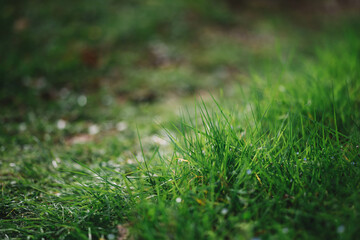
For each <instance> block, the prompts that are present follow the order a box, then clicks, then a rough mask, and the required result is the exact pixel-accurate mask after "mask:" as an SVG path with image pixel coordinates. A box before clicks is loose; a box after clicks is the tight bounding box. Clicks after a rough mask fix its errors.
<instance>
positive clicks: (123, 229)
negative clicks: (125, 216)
mask: <svg viewBox="0 0 360 240" xmlns="http://www.w3.org/2000/svg"><path fill="white" fill-rule="evenodd" d="M117 229H118V233H119V236H118V238H117V240H127V239H129V229H128V228H127V226H126V225H117Z"/></svg>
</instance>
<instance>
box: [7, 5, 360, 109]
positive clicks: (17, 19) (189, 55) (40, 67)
mask: <svg viewBox="0 0 360 240" xmlns="http://www.w3.org/2000/svg"><path fill="white" fill-rule="evenodd" d="M2 5H3V6H2V7H1V18H2V19H1V21H0V22H1V38H0V51H1V55H2V56H1V59H0V61H1V62H0V74H1V76H2V80H1V83H0V84H1V85H0V89H1V91H0V101H1V104H2V105H3V106H4V107H6V106H11V107H16V108H20V110H21V109H24V111H25V109H28V108H33V107H39V104H40V105H41V104H43V103H46V104H48V103H49V101H50V102H53V103H56V102H58V100H59V99H61V96H66V95H67V94H68V93H69V92H75V93H81V94H89V93H96V92H103V91H105V92H107V93H108V94H109V96H110V97H108V99H107V100H106V99H105V100H104V101H105V102H106V101H107V102H110V101H111V100H110V99H111V98H115V99H117V100H120V101H121V100H124V101H127V100H130V101H132V102H144V101H145V102H151V101H154V100H157V99H160V98H162V97H164V96H167V95H169V94H177V95H187V94H192V93H194V92H196V91H198V90H199V89H206V90H211V89H214V88H217V87H222V86H224V85H226V84H227V82H228V81H233V80H234V79H235V80H236V81H240V80H241V78H242V77H241V76H244V75H246V74H247V71H248V68H247V67H248V66H249V65H251V66H256V65H261V64H262V63H263V62H264V61H268V59H269V58H272V57H274V56H275V55H276V52H275V51H276V49H274V48H273V46H274V43H276V42H279V44H281V48H287V47H289V48H290V47H291V48H293V47H294V45H299V44H300V43H301V44H303V46H305V49H306V45H304V42H305V44H311V42H310V40H309V41H308V42H306V40H307V39H306V38H305V39H304V37H303V36H304V35H303V34H307V33H310V32H309V31H311V33H310V34H311V35H314V34H315V33H316V32H317V29H318V30H320V28H321V27H322V25H323V24H324V22H326V21H327V20H329V19H331V18H333V17H334V16H336V17H337V18H339V17H340V16H342V15H344V14H341V13H342V12H346V15H348V14H351V13H352V14H353V15H354V16H355V15H356V14H357V13H358V11H357V8H356V7H358V5H359V1H351V0H348V1H333V0H327V1H326V0H323V1H316V3H314V1H281V0H278V1H276V0H273V1H264V0H263V1H261V0H257V1H245V0H243V1H232V0H222V1H221V0H207V1H205V0H199V1H190V0H173V1H166V0H148V1H145V0H142V1H140V0H131V1H115V0H106V1H98V0H90V1H84V0H80V1H75V2H74V1H67V0H65V1H62V2H61V3H60V2H55V1H46V2H43V1H37V0H33V1H22V0H17V1H4V2H3V4H2ZM313 39H314V37H312V38H311V40H313ZM55 105H56V104H55ZM52 107H54V106H52ZM20 112H21V111H20Z"/></svg>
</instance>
